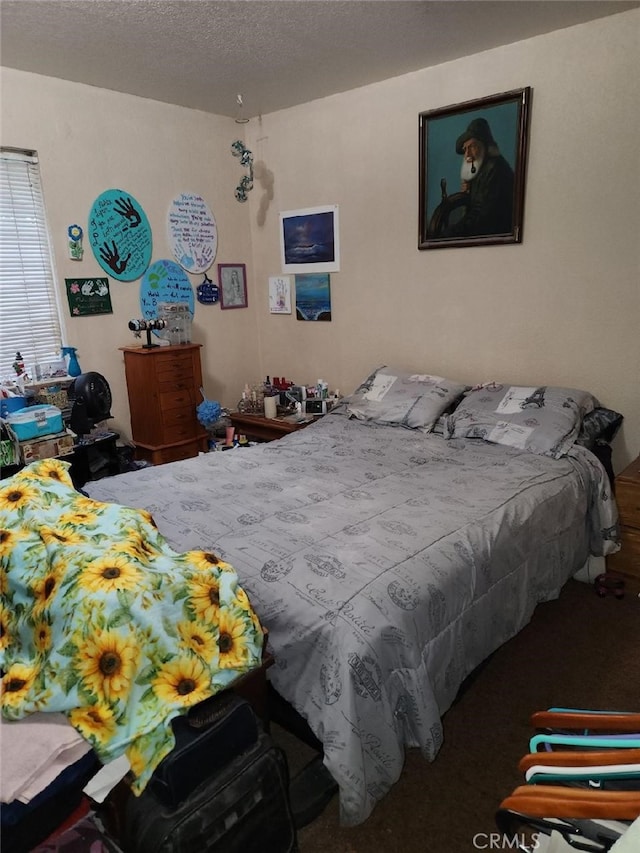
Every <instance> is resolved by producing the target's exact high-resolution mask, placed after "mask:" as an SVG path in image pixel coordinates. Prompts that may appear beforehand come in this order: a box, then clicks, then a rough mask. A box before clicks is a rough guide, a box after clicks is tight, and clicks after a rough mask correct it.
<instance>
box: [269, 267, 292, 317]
mask: <svg viewBox="0 0 640 853" xmlns="http://www.w3.org/2000/svg"><path fill="white" fill-rule="evenodd" d="M269 311H270V313H271V314H291V276H289V275H272V276H269Z"/></svg>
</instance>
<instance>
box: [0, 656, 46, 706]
mask: <svg viewBox="0 0 640 853" xmlns="http://www.w3.org/2000/svg"><path fill="white" fill-rule="evenodd" d="M37 675H38V667H37V666H34V665H32V666H27V665H26V664H22V663H14V664H12V665H11V666H10V667H9V669H8V670H7V672H6V673H5V675H4V677H3V679H2V708H3V709H10V708H17V707H18V706H20V705H21V704H22V703H23V702H24V701H25V700H26V698H27V696H28V694H29V691H30V690H31V688H32V687H33V682H34V681H35V679H36V677H37Z"/></svg>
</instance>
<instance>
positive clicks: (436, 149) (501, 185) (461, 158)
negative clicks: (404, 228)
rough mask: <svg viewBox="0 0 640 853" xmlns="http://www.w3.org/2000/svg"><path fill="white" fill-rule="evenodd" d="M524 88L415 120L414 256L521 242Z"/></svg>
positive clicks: (525, 122) (526, 119)
mask: <svg viewBox="0 0 640 853" xmlns="http://www.w3.org/2000/svg"><path fill="white" fill-rule="evenodd" d="M530 108H531V88H530V87H526V88H523V89H515V90H513V91H510V92H503V93H501V94H498V95H491V96H489V97H487V98H480V99H478V100H475V101H466V102H465V103H461V104H453V105H452V106H449V107H443V108H441V109H437V110H428V111H426V112H422V113H420V114H419V162H418V175H419V235H418V248H419V249H441V248H447V247H460V246H478V245H493V244H499V243H521V242H522V225H523V214H524V191H525V175H526V165H527V150H528V134H529V114H530Z"/></svg>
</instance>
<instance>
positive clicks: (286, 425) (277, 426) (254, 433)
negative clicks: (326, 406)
mask: <svg viewBox="0 0 640 853" xmlns="http://www.w3.org/2000/svg"><path fill="white" fill-rule="evenodd" d="M229 420H230V421H231V424H232V425H233V426H234V427H235V428H236V432H237V433H238V434H239V435H246V436H247V438H250V439H255V440H257V441H275V440H276V439H278V438H282V436H283V435H288V433H290V432H295V431H296V430H299V429H303V428H304V427H306V426H309V424H311V423H313V422H314V420H316V418H312V417H310V418H309V419H308V420H304V421H289V420H286V419H285V418H265V417H264V416H263V415H247V414H245V413H244V412H231V414H230V415H229Z"/></svg>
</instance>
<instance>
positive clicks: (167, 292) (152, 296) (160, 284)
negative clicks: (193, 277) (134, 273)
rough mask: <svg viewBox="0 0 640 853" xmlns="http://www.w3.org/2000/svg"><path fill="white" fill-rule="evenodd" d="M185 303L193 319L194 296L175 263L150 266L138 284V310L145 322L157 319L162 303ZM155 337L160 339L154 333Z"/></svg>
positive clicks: (167, 262)
mask: <svg viewBox="0 0 640 853" xmlns="http://www.w3.org/2000/svg"><path fill="white" fill-rule="evenodd" d="M177 302H182V303H186V304H187V305H188V306H189V312H190V313H191V318H192V319H193V314H194V310H195V296H194V293H193V287H192V285H191V282H190V281H189V279H188V278H187V274H186V273H185V271H184V270H183V269H182V267H180V266H178V264H176V263H175V261H170V260H166V259H163V260H160V261H156V262H155V263H154V264H152V265H151V266H150V267H149V269H148V270H147V271H146V273H145V274H144V277H143V279H142V281H141V282H140V310H141V311H142V316H143V317H144V319H145V320H156V319H158V306H159V305H161V304H162V303H170V304H175V303H177ZM154 334H155V335H156V337H162V334H160V333H159V332H157V331H154Z"/></svg>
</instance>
